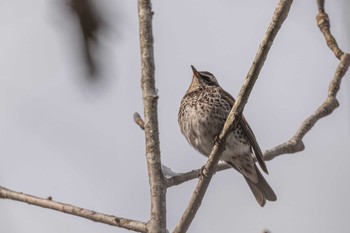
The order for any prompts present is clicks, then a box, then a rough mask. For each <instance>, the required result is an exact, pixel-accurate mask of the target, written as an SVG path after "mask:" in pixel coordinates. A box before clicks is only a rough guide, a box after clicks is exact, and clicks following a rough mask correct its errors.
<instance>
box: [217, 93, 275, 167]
mask: <svg viewBox="0 0 350 233" xmlns="http://www.w3.org/2000/svg"><path fill="white" fill-rule="evenodd" d="M220 94H221V95H222V97H223V98H224V99H225V100H226V101H227V102H228V103H229V104H230V106H231V108H232V106H233V104H234V103H235V99H234V98H233V97H232V96H231V95H230V94H229V93H228V92H226V91H225V90H223V89H220ZM239 123H240V124H241V126H242V128H243V131H244V132H245V134H246V135H247V137H248V140H249V142H250V145H251V147H252V149H253V151H254V154H255V157H256V159H257V161H258V163H259V165H260V167H261V169H262V170H263V171H264V172H265V173H266V174H268V173H269V172H268V171H267V167H266V164H265V161H264V159H263V154H262V152H261V149H260V146H259V144H258V142H257V141H256V138H255V135H254V133H253V131H252V129H251V128H250V126H249V124H248V122H247V121H246V119H245V118H244V115H243V114H242V117H241V119H240V121H239Z"/></svg>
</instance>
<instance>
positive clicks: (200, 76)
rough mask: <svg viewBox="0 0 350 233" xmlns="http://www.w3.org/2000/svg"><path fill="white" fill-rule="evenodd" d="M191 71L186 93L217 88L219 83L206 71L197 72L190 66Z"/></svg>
mask: <svg viewBox="0 0 350 233" xmlns="http://www.w3.org/2000/svg"><path fill="white" fill-rule="evenodd" d="M191 68H192V71H193V78H192V83H191V85H190V88H189V89H188V92H191V91H195V90H198V89H203V88H207V87H218V86H219V83H218V81H217V80H216V78H215V76H214V75H213V74H212V73H209V72H207V71H197V70H196V68H194V66H191Z"/></svg>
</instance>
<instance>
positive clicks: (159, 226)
mask: <svg viewBox="0 0 350 233" xmlns="http://www.w3.org/2000/svg"><path fill="white" fill-rule="evenodd" d="M138 14H139V27H140V29H139V30H140V48H141V68H142V79H141V86H142V96H143V106H144V119H145V125H144V128H145V138H146V157H147V168H148V177H149V183H150V192H151V219H150V220H149V222H148V224H147V229H148V231H149V232H152V233H156V232H159V233H165V232H166V202H165V198H166V195H165V194H166V186H165V181H164V176H163V173H162V164H161V159H160V149H159V130H158V115H157V102H158V101H157V100H158V96H157V90H156V87H155V77H154V69H155V68H154V53H153V32H152V15H153V12H152V6H151V1H150V0H139V1H138Z"/></svg>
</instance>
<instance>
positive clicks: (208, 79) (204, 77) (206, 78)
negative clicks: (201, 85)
mask: <svg viewBox="0 0 350 233" xmlns="http://www.w3.org/2000/svg"><path fill="white" fill-rule="evenodd" d="M201 78H202V79H203V81H204V82H205V83H206V84H207V85H209V86H213V85H214V84H215V82H213V80H211V79H210V78H209V77H208V76H205V75H201Z"/></svg>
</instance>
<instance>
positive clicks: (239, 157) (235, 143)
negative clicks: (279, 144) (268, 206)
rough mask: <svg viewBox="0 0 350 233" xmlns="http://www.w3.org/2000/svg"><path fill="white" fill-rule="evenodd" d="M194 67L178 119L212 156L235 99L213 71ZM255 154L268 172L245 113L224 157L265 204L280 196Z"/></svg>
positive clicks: (192, 140) (194, 143)
mask: <svg viewBox="0 0 350 233" xmlns="http://www.w3.org/2000/svg"><path fill="white" fill-rule="evenodd" d="M192 70H193V79H192V83H191V85H190V87H189V89H188V90H187V92H186V94H185V96H184V97H183V99H182V101H181V105H180V110H179V115H178V121H179V125H180V129H181V132H182V134H183V135H184V136H185V138H186V139H187V141H188V142H189V143H190V144H191V145H192V146H193V147H194V148H195V149H196V150H198V151H199V152H200V153H201V154H203V155H205V156H209V154H210V152H211V150H212V147H213V145H214V138H215V137H216V136H218V134H219V133H220V131H221V130H222V128H223V125H224V123H225V121H226V118H227V116H228V114H229V112H230V110H231V108H232V106H233V104H234V101H235V100H234V98H233V97H232V96H231V95H230V94H229V93H227V92H226V91H225V90H223V89H222V88H221V87H220V85H219V83H218V81H217V80H216V78H215V77H214V75H213V74H211V73H209V72H206V71H200V72H198V71H197V70H196V69H195V68H194V67H193V66H192ZM253 155H255V157H256V159H257V161H258V163H259V165H260V167H261V169H262V170H263V171H264V172H266V173H268V172H267V168H266V165H265V162H264V160H263V158H262V152H261V150H260V147H259V145H258V143H257V141H256V138H255V136H254V134H253V131H252V130H251V128H250V126H249V125H248V123H247V121H246V120H245V118H244V116H242V117H241V119H240V121H239V123H238V124H237V126H236V128H234V129H233V131H232V132H231V133H230V134H229V135H228V137H227V142H226V149H225V151H224V152H223V153H222V155H221V157H220V160H222V161H224V162H225V163H227V164H229V165H230V166H231V167H233V168H234V169H236V170H237V171H238V172H240V173H241V174H242V175H243V176H244V178H245V179H246V181H247V183H248V185H249V187H250V189H251V190H252V192H253V194H254V196H255V198H256V200H257V201H258V203H259V204H260V205H261V206H264V205H265V203H266V200H269V201H275V200H276V199H277V198H276V195H275V193H274V191H273V190H272V188H271V187H270V186H269V184H268V183H267V182H266V180H265V178H264V177H263V176H262V174H261V173H260V171H259V169H258V167H257V166H256V164H255V162H254V157H253Z"/></svg>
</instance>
